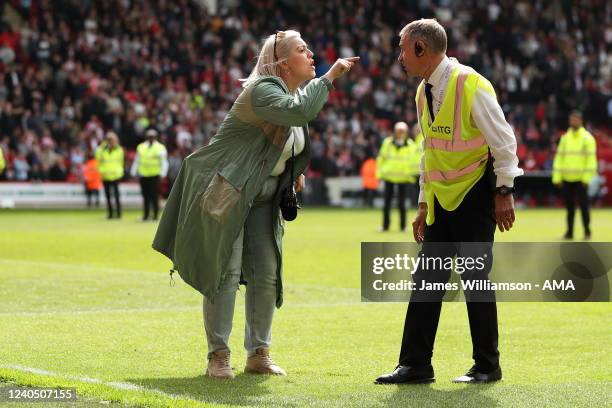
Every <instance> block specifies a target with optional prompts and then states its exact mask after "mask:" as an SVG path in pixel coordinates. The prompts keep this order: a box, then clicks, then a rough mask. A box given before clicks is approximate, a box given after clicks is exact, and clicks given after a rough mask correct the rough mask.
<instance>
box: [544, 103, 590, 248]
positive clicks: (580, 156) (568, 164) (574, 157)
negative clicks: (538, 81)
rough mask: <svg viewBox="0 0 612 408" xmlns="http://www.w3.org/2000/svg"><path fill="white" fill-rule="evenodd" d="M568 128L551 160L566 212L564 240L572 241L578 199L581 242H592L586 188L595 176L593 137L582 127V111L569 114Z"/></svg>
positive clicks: (554, 177) (555, 182) (553, 179)
mask: <svg viewBox="0 0 612 408" xmlns="http://www.w3.org/2000/svg"><path fill="white" fill-rule="evenodd" d="M569 125H570V128H569V129H568V130H567V132H566V133H565V134H564V135H563V136H561V139H560V140H559V146H558V147H557V153H556V154H555V159H554V161H553V176H552V182H553V184H555V185H557V186H559V185H560V186H561V191H562V192H563V199H564V200H565V207H566V209H567V230H566V232H565V235H564V236H563V238H564V239H573V238H574V211H575V205H576V198H578V203H579V204H580V211H581V213H582V225H583V226H584V239H591V228H590V225H589V224H590V220H591V217H590V214H589V199H588V196H587V187H588V186H589V184H590V183H591V180H593V178H594V177H595V176H596V175H597V152H596V149H597V145H596V143H595V138H594V137H593V135H592V134H590V133H589V132H588V131H587V130H586V129H585V128H584V126H582V113H581V112H579V111H574V112H572V113H571V114H570V117H569Z"/></svg>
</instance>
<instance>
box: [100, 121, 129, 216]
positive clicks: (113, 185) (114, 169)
mask: <svg viewBox="0 0 612 408" xmlns="http://www.w3.org/2000/svg"><path fill="white" fill-rule="evenodd" d="M95 158H96V161H97V162H98V171H100V174H101V175H102V184H103V185H104V193H105V195H106V208H107V210H108V215H107V218H108V219H109V220H110V219H113V218H116V219H119V218H121V196H120V195H119V182H120V181H121V179H122V178H123V175H124V172H125V161H124V160H125V154H124V152H123V148H122V147H121V146H120V145H119V137H117V134H116V133H115V132H108V133H107V134H106V138H105V140H104V141H103V142H102V143H101V144H100V146H98V148H97V149H96V155H95ZM113 198H114V202H115V206H114V208H113Z"/></svg>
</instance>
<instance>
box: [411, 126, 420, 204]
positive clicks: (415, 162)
mask: <svg viewBox="0 0 612 408" xmlns="http://www.w3.org/2000/svg"><path fill="white" fill-rule="evenodd" d="M411 135H412V140H413V141H414V143H413V144H412V149H413V152H412V154H411V155H410V160H409V163H410V164H409V167H410V175H412V176H414V183H413V184H412V185H411V186H410V191H409V194H408V197H409V198H410V202H411V204H412V203H414V205H415V206H416V205H417V204H416V203H418V202H419V192H420V186H419V177H420V176H421V159H422V158H423V132H421V126H419V122H416V123H415V124H414V126H412V129H411Z"/></svg>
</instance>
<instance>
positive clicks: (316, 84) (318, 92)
mask: <svg viewBox="0 0 612 408" xmlns="http://www.w3.org/2000/svg"><path fill="white" fill-rule="evenodd" d="M358 60H359V57H352V58H340V59H338V60H337V61H336V62H335V63H334V65H333V66H332V67H331V68H330V69H329V71H328V72H327V73H326V74H325V75H323V76H322V77H321V78H316V79H313V80H311V81H310V82H309V83H308V85H306V86H305V87H304V89H303V90H302V95H301V97H300V98H299V99H296V98H295V97H294V96H293V95H290V94H287V93H286V92H285V90H284V89H283V87H282V86H281V85H280V84H278V83H277V82H275V81H274V80H264V81H261V82H260V83H258V84H257V85H256V86H255V89H253V94H252V95H251V98H252V106H253V111H254V112H255V114H256V115H257V116H258V117H260V118H261V119H264V120H266V121H268V122H270V123H274V124H275V125H280V126H305V125H307V124H308V122H310V121H311V120H313V119H314V118H315V117H316V116H317V114H318V113H319V112H320V111H321V109H323V105H325V102H327V97H328V96H329V91H330V90H332V89H333V85H332V82H333V81H334V80H335V79H336V78H339V77H341V76H342V75H344V74H345V73H347V72H348V71H349V70H350V69H351V68H352V67H353V65H354V64H355V63H356V62H357V61H358Z"/></svg>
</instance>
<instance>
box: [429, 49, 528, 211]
mask: <svg viewBox="0 0 612 408" xmlns="http://www.w3.org/2000/svg"><path fill="white" fill-rule="evenodd" d="M453 63H454V61H451V60H450V59H449V58H448V57H446V56H445V57H444V59H443V60H442V61H441V62H440V64H438V66H437V67H436V69H435V70H434V72H433V73H432V74H431V76H430V77H429V80H428V81H426V82H427V83H430V84H431V85H432V88H431V94H432V107H433V111H434V115H437V114H438V112H439V111H440V107H441V106H442V101H443V100H444V95H445V94H446V88H447V87H448V80H449V78H450V72H451V68H452V65H453ZM423 91H425V90H423ZM423 109H427V102H425V106H424V107H423ZM471 114H472V120H473V122H474V124H475V125H476V127H477V128H478V129H480V131H481V132H482V135H483V136H484V138H485V140H486V141H487V144H488V145H489V148H490V149H491V154H492V155H493V158H494V159H495V161H494V162H493V171H494V172H495V175H496V176H497V181H496V185H497V187H499V186H507V187H514V178H515V177H517V176H520V175H522V174H523V170H522V169H521V168H519V167H518V164H519V160H518V157H517V156H516V137H515V136H514V131H513V130H512V127H510V125H509V124H508V122H506V118H505V117H504V112H503V111H502V108H501V106H499V102H497V99H496V98H495V97H494V96H493V95H491V94H490V93H489V92H487V91H485V90H484V89H482V88H480V87H479V88H478V89H477V90H476V94H475V95H474V100H473V102H472V112H471ZM418 120H419V126H421V129H422V128H423V127H422V125H421V118H418ZM424 169H425V155H423V157H422V158H421V177H420V181H419V183H420V192H419V203H422V202H426V200H425V192H424V185H425V184H424V180H423V172H424Z"/></svg>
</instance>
